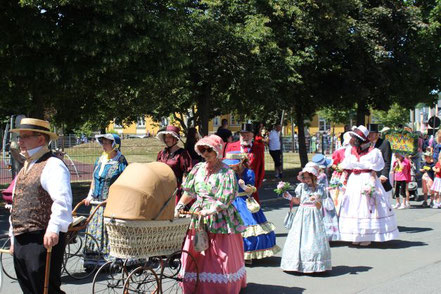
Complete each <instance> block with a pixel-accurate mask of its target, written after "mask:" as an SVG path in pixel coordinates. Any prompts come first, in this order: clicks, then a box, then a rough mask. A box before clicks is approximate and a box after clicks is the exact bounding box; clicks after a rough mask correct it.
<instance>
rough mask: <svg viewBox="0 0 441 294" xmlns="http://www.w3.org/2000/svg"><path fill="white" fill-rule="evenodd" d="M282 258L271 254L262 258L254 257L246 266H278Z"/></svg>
mask: <svg viewBox="0 0 441 294" xmlns="http://www.w3.org/2000/svg"><path fill="white" fill-rule="evenodd" d="M281 260H282V258H281V257H280V256H271V257H267V258H264V259H255V260H253V263H252V264H251V265H247V267H279V266H280V261H281Z"/></svg>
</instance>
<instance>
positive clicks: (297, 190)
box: [294, 183, 304, 198]
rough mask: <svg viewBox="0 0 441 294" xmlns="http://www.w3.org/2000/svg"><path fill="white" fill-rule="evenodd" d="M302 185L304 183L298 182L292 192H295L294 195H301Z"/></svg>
mask: <svg viewBox="0 0 441 294" xmlns="http://www.w3.org/2000/svg"><path fill="white" fill-rule="evenodd" d="M303 185H304V184H303V183H301V184H298V185H297V187H296V189H295V190H294V192H295V193H296V197H299V198H301V196H302V189H303Z"/></svg>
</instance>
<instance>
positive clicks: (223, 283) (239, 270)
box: [180, 230, 247, 294]
mask: <svg viewBox="0 0 441 294" xmlns="http://www.w3.org/2000/svg"><path fill="white" fill-rule="evenodd" d="M208 237H209V239H210V247H209V248H208V249H207V250H205V251H202V252H197V251H195V250H194V248H193V239H194V230H191V231H189V233H188V234H187V237H186V238H185V242H184V247H183V250H187V251H188V252H189V253H190V254H191V255H192V256H193V257H194V260H193V259H191V258H190V257H189V256H188V255H186V254H183V255H182V259H181V263H182V266H183V268H182V271H181V273H180V274H181V276H183V277H184V282H183V283H182V285H181V286H182V288H183V291H184V293H204V294H211V293H221V294H227V293H228V294H230V293H231V294H235V293H239V292H240V290H241V289H242V288H245V287H246V285H247V283H246V276H247V273H246V270H245V263H244V251H243V240H242V235H241V234H212V233H208ZM196 267H197V270H198V271H199V283H198V285H197V288H196V292H194V287H195V281H196Z"/></svg>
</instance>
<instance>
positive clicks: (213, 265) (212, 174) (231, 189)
mask: <svg viewBox="0 0 441 294" xmlns="http://www.w3.org/2000/svg"><path fill="white" fill-rule="evenodd" d="M222 148H223V141H222V139H221V138H220V137H219V136H216V135H211V136H207V137H204V138H202V139H201V140H199V141H198V142H197V143H196V145H195V150H196V152H197V153H198V154H200V155H201V156H202V157H203V158H204V159H205V162H201V163H198V164H197V165H196V166H195V167H194V168H193V169H192V170H191V172H190V173H189V174H188V176H187V178H186V179H185V181H184V183H183V184H182V188H183V190H184V193H183V195H182V197H181V200H179V203H178V204H177V205H176V208H175V215H179V211H181V210H182V209H183V208H184V207H185V205H186V204H188V203H189V202H190V201H191V200H193V199H196V201H195V203H194V204H193V205H192V206H191V209H190V212H198V214H199V215H201V216H202V219H203V223H204V225H205V227H206V230H207V233H208V238H209V246H208V248H207V249H205V250H204V251H201V252H198V251H196V250H195V247H194V239H195V232H196V231H195V229H199V228H200V226H199V225H198V224H199V221H198V216H196V215H195V216H194V217H193V219H192V221H191V223H190V229H189V231H188V233H187V237H186V238H185V241H184V247H183V250H186V251H188V252H190V254H191V255H192V256H193V257H194V258H195V261H196V265H197V268H196V267H195V264H194V263H193V260H192V259H190V258H188V257H187V256H185V255H183V257H182V258H181V262H182V270H181V272H180V274H181V275H182V276H183V283H182V288H183V292H184V293H203V294H207V293H219V294H227V293H228V294H230V293H232V294H235V293H239V292H240V290H241V289H242V288H244V287H246V270H245V263H244V246H243V240H242V235H241V232H242V231H244V230H245V227H244V225H243V222H242V219H241V217H240V214H239V212H238V211H237V210H236V208H235V207H234V205H233V201H234V199H235V198H236V195H237V190H238V184H237V180H236V175H235V173H234V171H233V170H232V169H230V168H229V167H228V165H226V164H225V163H223V162H222V154H223V152H222ZM196 270H198V271H199V285H198V286H197V289H194V287H195V286H194V285H195V281H196Z"/></svg>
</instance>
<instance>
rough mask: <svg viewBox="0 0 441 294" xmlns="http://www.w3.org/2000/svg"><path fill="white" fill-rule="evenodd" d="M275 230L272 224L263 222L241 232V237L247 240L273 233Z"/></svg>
mask: <svg viewBox="0 0 441 294" xmlns="http://www.w3.org/2000/svg"><path fill="white" fill-rule="evenodd" d="M275 229H276V227H275V226H274V224H273V223H271V222H265V223H263V224H259V225H253V226H248V227H247V228H246V230H245V231H244V232H242V237H244V238H248V237H253V236H259V235H266V234H269V233H271V232H273V231H274V230H275Z"/></svg>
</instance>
